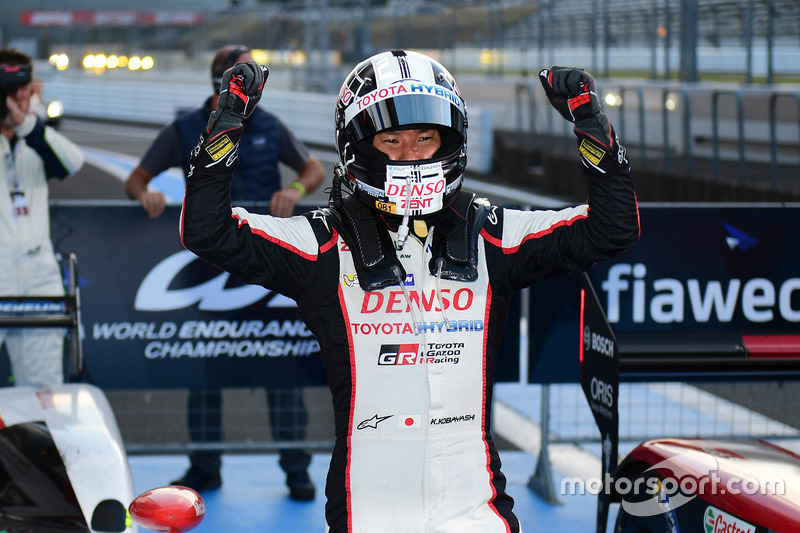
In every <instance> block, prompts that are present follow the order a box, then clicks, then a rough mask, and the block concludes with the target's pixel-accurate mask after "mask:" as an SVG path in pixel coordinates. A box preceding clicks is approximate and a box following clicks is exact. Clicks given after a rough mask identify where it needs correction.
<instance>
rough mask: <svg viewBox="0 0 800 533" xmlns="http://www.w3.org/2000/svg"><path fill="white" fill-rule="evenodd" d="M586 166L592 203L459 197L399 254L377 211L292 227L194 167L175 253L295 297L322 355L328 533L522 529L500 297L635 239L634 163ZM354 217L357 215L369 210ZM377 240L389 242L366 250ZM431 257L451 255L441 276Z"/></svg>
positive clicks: (336, 212)
mask: <svg viewBox="0 0 800 533" xmlns="http://www.w3.org/2000/svg"><path fill="white" fill-rule="evenodd" d="M234 141H235V140H234ZM621 163H622V162H621ZM586 173H587V176H588V178H589V202H588V205H581V206H577V207H572V208H567V209H564V210H561V211H530V212H523V211H518V210H511V209H504V208H502V207H498V206H489V205H488V202H485V201H479V200H477V201H476V200H473V197H472V195H468V194H467V193H461V196H460V197H459V200H457V201H456V203H455V204H454V205H453V207H451V208H450V209H448V210H447V211H446V213H445V214H443V215H441V216H440V218H439V219H437V220H432V221H430V222H431V231H430V232H429V233H428V235H427V237H425V238H419V237H416V236H414V235H413V234H412V236H410V237H409V238H408V241H407V242H406V244H405V246H404V247H403V248H402V250H395V246H393V244H394V243H396V241H397V233H396V232H395V231H393V230H392V229H391V228H388V227H387V223H386V222H385V221H383V220H382V219H379V218H374V219H372V220H370V221H368V222H376V224H375V225H374V227H373V229H372V230H370V229H369V228H367V229H366V230H365V228H364V227H363V224H362V225H361V226H359V224H361V223H360V222H355V223H350V222H348V221H349V220H350V218H348V215H347V214H346V213H344V211H346V210H342V209H339V208H336V207H334V208H333V209H330V208H329V209H320V210H316V211H312V212H309V213H307V214H304V215H302V216H295V217H293V218H289V219H279V218H273V217H271V216H267V215H259V214H252V213H248V212H247V211H245V210H243V209H241V208H231V207H230V179H231V175H232V170H231V168H230V167H229V168H226V167H225V165H223V164H219V165H210V166H208V167H204V166H201V165H200V164H198V165H196V168H195V169H194V172H193V175H191V176H190V177H189V178H188V179H187V189H186V198H185V202H184V208H183V213H182V217H181V238H182V241H183V243H184V245H185V246H186V247H187V248H188V249H190V250H192V251H194V252H195V253H197V254H198V255H199V256H201V257H203V258H205V259H206V260H208V261H209V262H211V263H213V264H215V265H217V266H219V267H221V268H223V269H225V270H227V271H229V272H231V273H233V274H234V275H236V276H239V277H240V278H241V279H243V280H244V281H246V282H248V283H253V284H258V285H262V286H264V287H267V288H269V289H272V290H275V291H278V292H280V293H282V294H285V295H286V296H288V297H290V298H293V299H294V300H295V301H296V302H297V305H298V308H299V311H300V314H301V316H302V318H303V320H304V321H305V323H306V324H307V325H308V327H309V328H310V329H311V330H312V331H313V332H314V334H315V335H316V336H317V338H318V340H319V343H320V346H321V348H322V353H323V361H324V364H325V368H326V371H327V376H328V384H329V387H330V390H331V393H332V399H333V407H334V416H335V433H336V442H335V447H334V450H333V455H332V458H331V463H330V468H329V471H328V477H327V483H326V490H325V492H326V496H327V504H326V513H325V514H326V524H327V527H328V528H329V530H330V531H332V532H334V533H342V532H368V533H375V532H383V531H386V532H392V533H401V532H407V533H420V532H453V533H467V532H475V533H491V532H514V533H516V532H519V531H521V529H520V524H519V521H518V519H517V517H516V516H515V515H514V513H513V511H512V507H513V500H512V498H511V497H510V496H508V495H507V494H506V492H505V486H506V479H505V476H504V475H503V473H502V472H501V470H500V466H501V465H500V458H499V456H498V453H497V451H496V449H495V445H494V442H493V440H492V437H491V434H490V432H491V428H490V423H491V405H492V384H493V381H494V370H495V363H496V359H497V357H498V349H499V346H500V341H501V336H502V332H503V325H504V323H505V320H506V316H507V310H508V304H509V300H510V298H511V296H512V293H513V291H514V290H516V289H519V288H521V287H525V286H528V285H530V284H531V283H533V282H534V281H537V280H540V279H543V278H547V277H550V276H554V275H557V274H561V273H566V272H569V271H577V270H581V269H585V268H587V267H589V266H590V265H592V264H593V263H594V262H596V261H599V260H602V259H606V258H609V257H611V256H613V255H615V254H617V253H620V252H622V251H624V250H625V249H627V248H628V247H630V246H631V245H632V244H633V243H635V242H636V240H637V239H638V233H639V225H638V211H637V205H636V198H635V195H634V192H633V188H632V184H631V179H630V171H629V167H628V165H627V161H624V164H619V165H617V166H616V167H615V169H614V171H613V172H610V173H607V174H603V173H601V172H599V171H597V170H588V169H587V171H586ZM351 200H355V198H354V197H352V196H349V197H346V202H345V203H347V202H350V206H351V207H352V204H353V202H352V201H351ZM353 211H354V212H356V216H355V218H356V219H358V218H359V217H361V219H360V220H361V221H362V222H363V220H364V219H365V218H368V217H369V216H370V215H369V210H368V209H367V210H364V209H362V210H361V212H360V214H359V213H358V207H357V206H356V207H355V208H354V209H353ZM351 214H352V213H351ZM367 225H368V224H367ZM437 225H438V227H437ZM370 232H372V233H370ZM382 238H386V239H389V240H388V241H386V242H387V243H389V244H387V245H385V246H383V247H380V246H378V248H379V250H378V253H377V254H373V253H372V252H374V248H375V246H374V245H373V244H374V242H375V240H380V239H382ZM367 248H370V249H371V251H370V252H365V251H364V250H365V249H367ZM382 254H383V255H382ZM448 254H449V255H448ZM384 256H385V257H384ZM437 257H444V258H445V266H444V269H443V272H441V273H440V272H439V271H438V269H437V267H436V266H435V265H434V263H435V261H432V259H435V258H437ZM372 258H377V259H376V260H379V261H377V266H376V263H375V262H373V261H371V259H372ZM387 258H388V259H387ZM454 258H461V259H465V258H466V260H464V261H462V262H461V263H458V261H456V260H455V259H454ZM386 260H388V261H389V262H390V263H391V262H395V265H396V264H397V263H398V262H399V264H400V266H401V267H402V270H403V271H404V272H401V274H400V275H395V279H394V280H393V281H392V280H390V279H388V278H389V277H391V276H383V278H382V276H381V274H382V273H381V272H378V273H377V274H376V272H375V269H377V270H380V268H381V265H383V266H386V265H387V264H388V263H386V262H385V261H386ZM457 263H458V264H457ZM365 264H366V265H368V267H365ZM369 265H371V266H372V267H374V268H372V270H370V267H369ZM392 268H393V267H392V266H391V265H390V266H388V267H387V268H386V269H384V270H385V271H388V272H394V271H393V270H392ZM470 270H471V272H469V271H470ZM384 274H385V272H384ZM367 277H369V279H366V278H367ZM398 280H401V281H402V284H401V283H399V282H398ZM364 287H367V288H366V289H365V288H364ZM503 355H504V356H507V357H516V355H515V354H503Z"/></svg>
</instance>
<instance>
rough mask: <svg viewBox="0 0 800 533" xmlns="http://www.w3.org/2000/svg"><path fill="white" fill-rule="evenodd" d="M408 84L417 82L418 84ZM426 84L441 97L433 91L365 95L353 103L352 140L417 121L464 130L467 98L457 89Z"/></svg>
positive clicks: (351, 118)
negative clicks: (373, 98)
mask: <svg viewBox="0 0 800 533" xmlns="http://www.w3.org/2000/svg"><path fill="white" fill-rule="evenodd" d="M408 85H410V86H412V87H413V86H414V84H408ZM417 85H422V84H417ZM400 87H402V86H400ZM423 87H428V88H430V89H431V90H432V91H435V93H438V94H436V96H438V97H434V98H431V93H425V94H413V93H412V94H402V95H400V96H395V97H394V98H386V99H383V100H378V101H376V102H374V103H371V102H369V101H367V102H364V101H365V100H369V99H370V95H365V96H364V97H363V98H361V100H359V101H358V102H356V103H355V105H353V106H350V108H349V109H348V113H353V116H352V117H348V118H349V125H348V129H349V130H350V135H351V140H352V141H353V142H359V141H361V140H363V139H366V138H369V137H372V136H373V135H375V134H376V133H378V132H381V131H385V130H389V129H397V128H402V127H407V126H412V125H416V124H431V125H436V126H445V127H447V128H451V129H453V130H455V131H457V132H459V133H461V134H463V132H464V116H465V114H464V111H463V108H464V104H463V101H462V100H461V99H460V98H458V96H456V95H455V93H452V92H451V91H448V90H447V89H444V88H442V87H439V86H425V85H423ZM384 91H388V89H384ZM374 92H378V93H380V92H381V91H374ZM370 94H372V93H370ZM363 104H366V105H363ZM359 108H360V110H359Z"/></svg>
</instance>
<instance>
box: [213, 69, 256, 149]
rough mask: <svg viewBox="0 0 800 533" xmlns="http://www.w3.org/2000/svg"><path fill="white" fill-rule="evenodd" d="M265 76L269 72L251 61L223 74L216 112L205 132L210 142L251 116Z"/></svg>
mask: <svg viewBox="0 0 800 533" xmlns="http://www.w3.org/2000/svg"><path fill="white" fill-rule="evenodd" d="M268 76H269V69H268V68H267V67H265V66H263V65H259V64H258V63H256V62H255V61H248V62H247V63H238V64H236V65H234V66H232V67H231V68H229V69H228V70H226V71H225V73H224V74H223V75H222V83H221V84H220V91H219V99H218V100H217V109H216V110H214V112H213V113H211V116H210V117H209V119H208V127H207V128H206V129H207V131H208V133H209V137H210V138H213V137H214V136H215V135H218V134H219V133H221V132H223V131H227V130H230V129H233V128H236V127H238V126H240V125H241V124H242V121H243V120H244V119H246V118H247V117H249V116H250V115H251V114H253V111H254V110H255V108H256V106H258V102H259V100H261V93H262V92H263V91H264V84H265V83H266V82H267V77H268Z"/></svg>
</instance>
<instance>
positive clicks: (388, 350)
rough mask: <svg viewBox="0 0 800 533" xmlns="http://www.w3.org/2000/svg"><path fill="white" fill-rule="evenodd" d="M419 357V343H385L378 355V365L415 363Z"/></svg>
mask: <svg viewBox="0 0 800 533" xmlns="http://www.w3.org/2000/svg"><path fill="white" fill-rule="evenodd" d="M418 358H419V344H384V345H382V346H381V353H380V354H379V355H378V365H379V366H382V365H390V366H396V365H415V364H417V360H418Z"/></svg>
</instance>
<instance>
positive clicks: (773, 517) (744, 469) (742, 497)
mask: <svg viewBox="0 0 800 533" xmlns="http://www.w3.org/2000/svg"><path fill="white" fill-rule="evenodd" d="M694 454H701V455H704V456H705V457H708V458H713V460H714V463H715V469H714V470H715V471H714V475H715V476H716V479H717V484H716V488H717V490H715V491H709V490H707V489H706V490H705V491H703V493H702V494H699V493H698V494H696V495H697V497H699V498H701V499H703V500H705V501H706V502H708V503H709V504H711V505H713V506H715V507H717V508H719V509H722V510H724V511H726V512H729V513H732V514H734V515H735V516H738V517H740V518H742V519H743V520H747V521H748V522H751V523H753V524H757V525H760V526H763V527H766V528H769V529H770V530H774V531H800V490H799V489H798V487H800V456H798V455H797V454H795V453H793V452H791V451H789V450H785V449H783V448H781V447H779V446H776V445H774V444H772V443H769V442H766V441H759V440H704V439H682V438H676V439H656V440H651V441H647V442H644V443H642V444H640V445H639V446H637V447H636V448H635V449H634V450H633V451H631V453H630V454H629V455H628V457H626V458H625V460H624V461H623V464H620V469H621V470H625V466H626V464H631V463H638V464H640V465H650V466H655V467H656V470H657V471H659V474H660V475H662V476H663V477H665V478H666V477H674V476H675V475H676V474H678V477H681V478H683V477H685V476H694V477H696V478H697V479H700V478H701V477H703V476H706V475H707V474H708V472H700V471H695V468H693V467H694V466H695V465H696V464H698V462H697V461H696V460H695V461H693V460H692V455H694ZM695 459H696V457H695ZM664 465H668V466H669V468H667V469H662V468H659V466H664ZM675 470H678V471H679V472H676V471H675ZM615 477H616V476H615ZM777 478H780V480H781V481H782V484H781V485H780V488H781V489H785V490H782V492H783V493H778V494H771V493H770V491H752V490H751V491H747V490H741V491H737V493H736V494H734V493H730V492H729V490H730V488H731V487H737V486H738V485H739V484H740V483H741V482H744V481H748V480H753V481H756V480H757V481H760V482H762V483H763V482H764V481H769V480H770V479H777ZM743 488H745V489H746V488H747V487H746V486H743ZM765 488H768V487H767V486H765ZM751 492H752V493H751Z"/></svg>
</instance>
